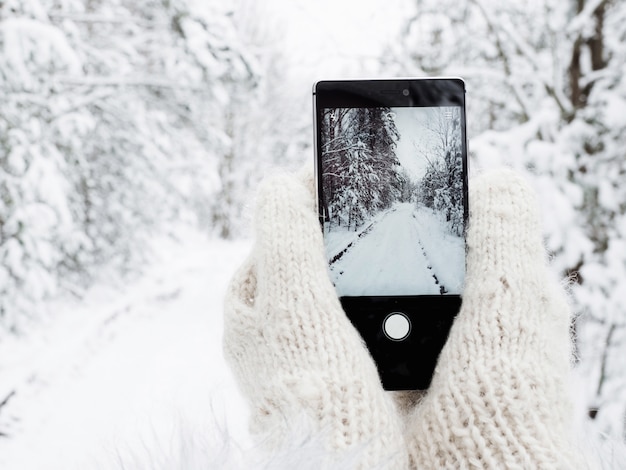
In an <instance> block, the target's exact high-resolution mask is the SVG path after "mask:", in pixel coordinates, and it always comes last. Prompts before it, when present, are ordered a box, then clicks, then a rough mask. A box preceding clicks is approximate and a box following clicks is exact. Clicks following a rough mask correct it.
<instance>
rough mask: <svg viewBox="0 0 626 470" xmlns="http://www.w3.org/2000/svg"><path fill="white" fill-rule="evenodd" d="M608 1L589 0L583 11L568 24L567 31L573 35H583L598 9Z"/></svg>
mask: <svg viewBox="0 0 626 470" xmlns="http://www.w3.org/2000/svg"><path fill="white" fill-rule="evenodd" d="M607 3H608V1H607V0H587V1H586V2H585V6H584V7H583V9H582V11H581V12H580V13H578V14H577V15H576V16H575V17H574V18H573V19H572V21H570V23H569V25H568V26H567V33H568V34H571V35H573V36H581V35H582V34H583V32H584V30H585V27H586V26H587V24H588V23H589V21H590V20H591V19H592V17H593V16H594V15H595V14H596V11H598V9H600V8H602V7H604V6H605V5H606V4H607Z"/></svg>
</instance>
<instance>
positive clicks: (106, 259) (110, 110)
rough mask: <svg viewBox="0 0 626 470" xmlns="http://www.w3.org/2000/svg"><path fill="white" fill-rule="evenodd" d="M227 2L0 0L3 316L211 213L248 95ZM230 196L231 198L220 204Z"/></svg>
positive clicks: (31, 307)
mask: <svg viewBox="0 0 626 470" xmlns="http://www.w3.org/2000/svg"><path fill="white" fill-rule="evenodd" d="M238 34H239V33H238V31H237V28H236V27H235V24H234V20H233V15H232V10H231V8H230V7H228V6H225V5H223V4H222V3H221V2H217V1H210V2H200V1H195V0H171V1H166V2H159V1H154V0H139V1H130V0H120V1H118V2H113V3H106V2H105V3H102V2H91V1H87V0H69V1H57V0H29V1H6V2H2V4H1V5H0V90H1V93H2V96H3V106H2V108H1V109H0V135H1V136H2V137H1V138H0V324H1V325H2V326H3V327H4V328H7V329H13V330H19V329H20V328H21V324H22V323H23V321H25V319H26V318H27V317H29V316H35V315H36V314H38V313H41V311H42V309H43V301H44V300H45V299H46V298H49V297H50V296H52V295H55V293H57V292H58V290H59V288H60V287H61V288H65V289H67V288H71V289H72V290H76V288H77V287H79V286H80V285H86V284H87V283H88V282H89V278H90V277H91V276H93V275H94V274H95V273H97V268H98V267H99V266H101V265H103V264H107V265H110V266H113V267H115V268H116V269H118V270H121V271H123V270H125V269H128V268H129V267H130V266H132V264H131V261H137V260H138V259H141V258H142V257H143V256H145V253H146V247H147V246H149V243H148V241H149V240H150V238H151V237H152V236H154V234H155V233H160V232H167V231H168V229H169V226H170V225H171V224H172V223H173V222H175V221H186V222H189V223H197V222H198V221H202V220H205V219H210V218H211V216H212V215H211V214H208V213H207V212H209V211H210V209H207V208H211V207H212V206H213V204H212V202H213V200H214V198H215V197H216V194H217V192H218V191H219V189H220V187H221V185H223V184H224V181H223V180H224V174H220V172H219V171H218V167H219V162H220V161H221V159H222V156H224V155H226V154H227V153H228V152H229V151H230V150H231V148H232V136H230V135H229V134H228V127H227V124H226V125H225V124H224V120H223V116H224V110H225V109H227V108H228V107H229V106H230V105H231V103H232V102H233V98H232V95H231V92H232V90H233V89H236V88H237V87H240V88H239V89H240V90H243V91H244V92H245V93H253V90H254V84H255V81H256V77H257V75H258V73H257V71H256V69H255V67H256V62H255V59H254V57H253V55H251V54H249V53H248V52H247V51H246V50H245V48H244V47H243V46H242V45H241V43H240V41H239V40H238ZM223 202H224V203H227V201H223Z"/></svg>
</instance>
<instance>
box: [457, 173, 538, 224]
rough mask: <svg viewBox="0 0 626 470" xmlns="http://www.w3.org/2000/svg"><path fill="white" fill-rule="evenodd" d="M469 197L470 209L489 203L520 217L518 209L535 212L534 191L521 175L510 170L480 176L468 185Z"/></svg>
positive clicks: (535, 197)
mask: <svg viewBox="0 0 626 470" xmlns="http://www.w3.org/2000/svg"><path fill="white" fill-rule="evenodd" d="M469 196H470V208H474V207H476V206H477V207H481V205H482V204H483V203H488V202H489V203H492V205H494V204H495V205H497V206H498V207H500V208H501V209H503V208H508V209H510V210H511V212H512V214H514V215H520V214H519V210H520V209H523V210H525V211H528V210H530V211H532V212H533V213H535V214H536V212H537V210H536V209H537V196H536V194H535V191H534V190H533V189H532V187H531V186H530V184H529V182H528V181H527V180H526V179H525V178H524V177H523V176H522V175H520V174H519V173H517V172H515V171H513V170H510V169H498V170H494V171H490V172H486V173H482V174H480V175H479V176H477V177H476V178H475V179H474V180H473V181H472V183H471V184H470V190H469ZM535 214H533V215H535Z"/></svg>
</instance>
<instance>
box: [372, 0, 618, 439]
mask: <svg viewBox="0 0 626 470" xmlns="http://www.w3.org/2000/svg"><path fill="white" fill-rule="evenodd" d="M415 5H416V8H415V15H414V16H413V18H411V20H410V21H409V22H408V23H407V25H406V28H405V30H404V32H403V34H402V35H401V39H400V40H399V41H398V42H397V43H395V44H393V45H392V46H390V48H389V50H388V51H387V53H386V54H385V56H384V58H383V60H384V61H386V65H385V67H386V70H388V71H389V70H393V71H394V73H398V74H400V75H402V74H409V73H416V72H415V70H416V69H417V70H421V71H422V72H423V73H425V74H437V75H458V76H463V77H464V78H465V79H466V82H467V89H468V129H469V135H470V137H472V138H471V142H470V150H472V152H473V158H474V163H475V164H478V165H479V166H483V165H484V166H492V165H494V164H503V163H504V164H507V165H511V166H513V167H515V168H517V169H518V170H519V171H522V172H527V173H528V174H530V175H531V179H532V180H533V181H534V182H535V184H536V186H537V188H538V190H539V191H540V196H541V200H542V203H543V207H544V214H545V221H544V225H545V227H546V229H547V239H546V243H547V246H548V247H549V249H550V251H551V252H552V253H553V255H554V265H555V267H556V268H557V269H559V270H560V271H561V272H562V274H563V275H564V276H566V277H569V278H570V279H572V280H574V281H575V284H574V285H573V286H572V292H573V295H574V298H575V300H576V308H577V310H578V311H579V312H581V313H582V315H581V316H580V317H579V321H578V322H577V325H576V333H577V338H578V342H577V345H578V357H579V360H580V364H579V370H580V371H581V372H582V373H584V374H585V375H587V376H588V377H590V380H587V381H586V382H585V383H586V384H588V386H589V388H588V389H587V390H585V391H584V394H586V398H585V399H586V400H587V403H588V405H589V408H590V410H592V411H591V412H590V415H592V416H593V417H595V420H596V422H597V423H598V425H599V426H600V427H601V428H602V429H603V430H605V431H607V432H608V433H610V434H613V435H615V436H620V437H623V436H624V432H625V425H624V423H625V422H626V419H625V417H626V375H625V374H624V370H626V363H625V359H624V358H626V302H624V301H623V299H622V297H623V295H622V292H624V279H626V250H624V243H623V240H624V239H625V238H626V203H625V201H626V189H625V187H624V185H623V184H622V179H623V175H624V172H625V170H624V164H625V163H624V162H625V161H626V159H625V158H624V157H625V154H624V149H625V148H626V146H625V145H624V144H625V143H626V142H624V139H625V137H624V136H626V119H625V118H624V116H626V113H625V111H624V110H625V109H626V79H624V73H623V64H624V61H625V58H626V42H625V41H624V38H625V37H626V21H625V20H626V4H625V3H624V2H614V1H609V0H575V1H574V0H570V1H558V0H542V1H537V2H515V1H512V0H507V1H502V2H496V3H494V2H484V1H483V0H465V1H461V2H456V1H455V2H452V1H451V0H421V1H419V2H416V4H415Z"/></svg>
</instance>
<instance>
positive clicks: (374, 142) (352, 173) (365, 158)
mask: <svg viewBox="0 0 626 470" xmlns="http://www.w3.org/2000/svg"><path fill="white" fill-rule="evenodd" d="M416 109H417V108H416ZM424 109H425V108H424ZM426 112H427V113H428V114H429V117H430V118H429V122H428V124H427V127H425V128H422V127H420V125H419V124H418V122H417V121H415V127H414V128H412V129H410V130H408V131H409V132H410V134H411V135H404V136H403V135H401V133H400V131H399V130H398V127H397V125H396V123H395V112H394V108H389V107H386V108H385V107H380V108H326V109H324V110H323V111H322V118H321V119H322V123H321V127H322V129H321V148H322V158H321V166H322V177H323V183H322V184H323V187H322V189H323V195H324V198H323V203H324V207H323V208H322V211H323V213H324V216H325V220H326V221H327V222H328V224H327V226H326V227H327V229H328V230H332V228H333V227H344V228H348V229H350V230H354V231H357V229H358V228H359V227H360V226H361V225H362V224H363V223H365V222H366V221H367V220H369V219H371V218H372V217H374V216H375V215H376V214H377V213H379V212H380V211H383V210H385V209H388V208H390V207H391V206H392V204H393V203H394V202H413V203H414V204H416V205H418V204H421V205H423V206H425V207H428V208H430V209H433V210H435V211H437V212H439V213H440V215H441V216H442V220H444V221H445V223H446V225H447V226H448V230H449V231H450V232H451V233H453V234H454V235H456V236H461V235H462V234H463V230H464V229H463V225H464V224H463V217H464V215H463V214H464V209H463V158H462V155H461V151H462V147H461V139H462V132H461V114H460V109H459V108H453V107H448V108H445V109H444V108H428V109H427V111H426ZM405 131H407V130H405ZM426 132H427V133H432V134H434V135H435V136H436V138H435V140H434V144H432V145H426V144H423V145H420V146H418V147H416V148H413V150H412V151H411V154H410V155H405V156H404V158H407V159H414V160H416V161H419V162H420V164H421V165H423V166H424V167H425V171H424V174H423V175H422V177H421V178H416V177H415V176H414V175H411V174H410V172H409V171H407V169H406V168H405V167H403V166H402V164H401V162H400V159H399V158H398V148H397V147H398V145H397V143H398V141H399V140H400V139H403V138H404V139H406V140H410V139H412V138H415V137H417V140H418V141H420V140H424V141H426V140H427V139H426V136H424V135H421V134H423V133H426Z"/></svg>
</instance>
